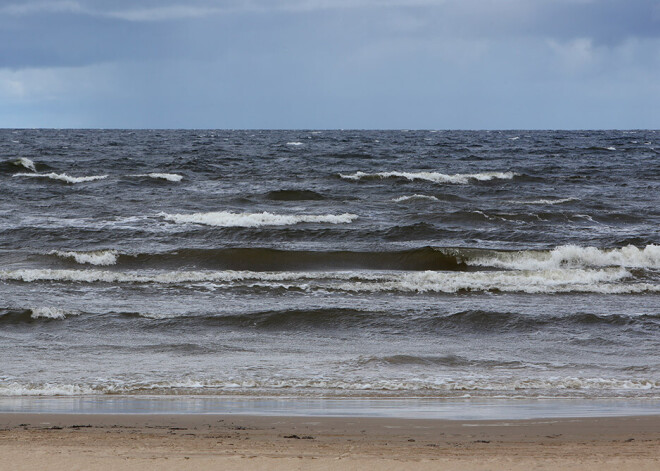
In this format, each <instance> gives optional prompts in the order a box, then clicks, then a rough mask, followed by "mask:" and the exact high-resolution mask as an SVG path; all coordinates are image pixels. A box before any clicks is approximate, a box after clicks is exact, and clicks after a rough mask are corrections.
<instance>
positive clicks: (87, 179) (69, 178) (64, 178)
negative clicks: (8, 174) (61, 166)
mask: <svg viewBox="0 0 660 471" xmlns="http://www.w3.org/2000/svg"><path fill="white" fill-rule="evenodd" d="M13 176H14V177H31V178H49V179H51V180H57V181H62V182H65V183H84V182H93V181H95V180H103V179H105V178H108V176H107V175H92V176H89V177H72V176H69V175H67V174H66V173H55V172H50V173H15V174H14V175H13Z"/></svg>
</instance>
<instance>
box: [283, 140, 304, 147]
mask: <svg viewBox="0 0 660 471" xmlns="http://www.w3.org/2000/svg"><path fill="white" fill-rule="evenodd" d="M286 145H287V146H296V147H297V146H301V145H303V143H302V142H298V141H294V142H287V143H286Z"/></svg>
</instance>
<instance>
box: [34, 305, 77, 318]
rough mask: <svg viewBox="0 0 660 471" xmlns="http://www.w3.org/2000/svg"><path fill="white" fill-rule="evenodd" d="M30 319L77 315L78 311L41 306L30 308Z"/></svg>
mask: <svg viewBox="0 0 660 471" xmlns="http://www.w3.org/2000/svg"><path fill="white" fill-rule="evenodd" d="M30 310H31V311H32V315H31V316H30V317H32V319H40V318H41V319H64V318H65V317H67V316H77V315H78V314H80V313H79V312H78V311H71V310H64V309H60V308H57V307H50V306H42V307H36V308H32V309H30Z"/></svg>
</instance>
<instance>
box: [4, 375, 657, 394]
mask: <svg viewBox="0 0 660 471" xmlns="http://www.w3.org/2000/svg"><path fill="white" fill-rule="evenodd" d="M657 389H660V381H658V380H657V379H654V378H627V379H621V378H600V377H579V376H556V377H550V378H535V377H527V378H526V377H511V376H502V377H481V376H468V377H465V376H464V375H463V376H461V377H455V378H454V377H448V376H441V377H438V378H436V379H430V378H429V379H421V378H419V379H417V378H414V379H408V380H406V379H375V378H359V377H358V378H355V379H353V380H345V379H339V378H328V379H326V378H304V377H300V378H295V377H294V378H286V379H285V378H280V377H276V376H275V377H271V378H268V377H266V378H254V377H242V378H241V377H231V378H217V379H207V378H199V379H198V378H177V379H162V380H159V381H152V382H144V381H122V380H111V381H105V382H98V383H97V382H80V383H62V384H57V383H47V382H19V381H4V382H0V396H78V395H89V394H156V395H160V394H162V395H169V394H182V393H183V394H193V395H194V394H203V395H209V394H211V395H214V394H219V395H222V394H240V393H247V394H250V393H251V392H254V391H269V393H270V394H274V395H277V394H278V391H286V392H287V394H291V392H292V391H295V392H296V393H298V394H305V393H312V394H314V393H318V392H326V393H327V392H332V393H336V394H347V395H353V394H358V395H360V394H369V393H374V394H378V393H381V394H382V393H388V392H397V391H398V392H415V393H419V394H430V395H433V396H436V397H442V396H444V395H447V396H453V395H455V394H456V393H461V392H470V393H472V394H475V395H492V394H494V393H504V394H507V395H510V394H511V393H515V394H516V395H529V396H531V397H534V396H535V395H543V396H545V395H547V394H549V395H551V396H558V397H561V396H571V395H575V394H577V395H579V394H580V393H581V392H583V393H590V392H591V393H593V392H599V393H602V394H605V395H612V396H614V397H616V396H618V395H620V394H622V395H623V396H625V395H626V392H630V393H634V392H641V391H654V390H657Z"/></svg>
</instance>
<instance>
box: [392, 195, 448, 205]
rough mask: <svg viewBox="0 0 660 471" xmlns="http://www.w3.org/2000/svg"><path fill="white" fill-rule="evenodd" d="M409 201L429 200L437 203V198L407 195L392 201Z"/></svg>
mask: <svg viewBox="0 0 660 471" xmlns="http://www.w3.org/2000/svg"><path fill="white" fill-rule="evenodd" d="M409 200H431V201H438V198H436V197H435V196H429V195H417V194H415V195H409V196H399V197H398V198H394V199H393V200H392V201H394V202H395V203H401V202H403V201H409Z"/></svg>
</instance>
